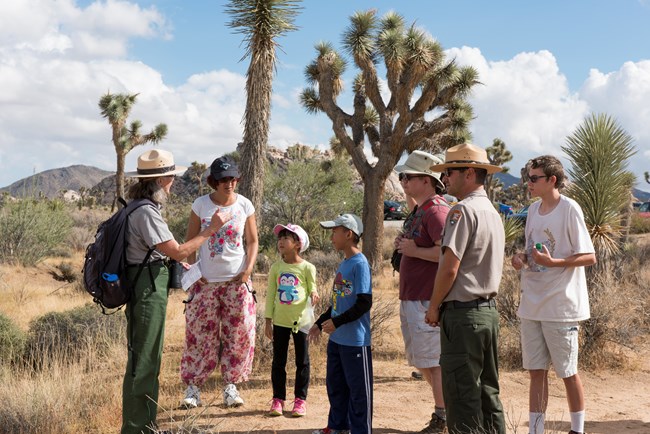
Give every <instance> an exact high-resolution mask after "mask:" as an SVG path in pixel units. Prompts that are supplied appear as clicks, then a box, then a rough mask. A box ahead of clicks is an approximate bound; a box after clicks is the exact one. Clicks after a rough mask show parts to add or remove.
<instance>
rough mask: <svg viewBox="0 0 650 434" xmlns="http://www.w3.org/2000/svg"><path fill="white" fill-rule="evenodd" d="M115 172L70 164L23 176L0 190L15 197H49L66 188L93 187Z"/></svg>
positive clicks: (75, 189)
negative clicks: (41, 195) (39, 195)
mask: <svg viewBox="0 0 650 434" xmlns="http://www.w3.org/2000/svg"><path fill="white" fill-rule="evenodd" d="M110 175H113V172H108V171H106V170H102V169H98V168H97V167H92V166H83V165H76V166H69V167H64V168H60V169H50V170H46V171H44V172H40V173H37V174H36V175H32V176H29V177H27V178H23V179H21V180H19V181H16V182H14V183H13V184H11V185H8V186H6V187H3V188H0V192H4V191H6V192H9V194H10V195H12V196H14V197H24V196H32V195H38V194H40V193H43V195H44V196H46V197H49V198H54V197H57V196H59V195H60V194H61V192H62V191H65V190H74V191H79V189H80V188H81V187H85V188H92V187H94V186H95V185H97V184H98V183H99V182H100V181H101V180H102V179H104V178H106V177H107V176H110Z"/></svg>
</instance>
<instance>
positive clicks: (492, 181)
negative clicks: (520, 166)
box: [485, 138, 512, 202]
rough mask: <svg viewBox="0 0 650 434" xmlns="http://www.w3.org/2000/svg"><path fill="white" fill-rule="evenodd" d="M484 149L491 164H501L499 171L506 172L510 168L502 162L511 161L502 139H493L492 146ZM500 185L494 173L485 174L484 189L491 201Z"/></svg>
mask: <svg viewBox="0 0 650 434" xmlns="http://www.w3.org/2000/svg"><path fill="white" fill-rule="evenodd" d="M485 151H486V152H487V155H488V159H489V160H490V163H491V164H494V165H495V166H501V173H508V171H509V170H510V168H509V167H507V166H504V164H505V163H507V162H509V161H512V153H511V152H510V151H508V149H507V148H506V143H505V142H504V141H503V140H501V139H499V138H496V139H494V140H493V141H492V146H489V147H487V148H486V149H485ZM501 187H503V184H502V183H501V181H499V180H498V179H497V178H495V177H494V175H488V176H487V178H486V180H485V191H486V193H487V195H488V197H489V198H490V200H491V201H493V202H494V200H495V197H496V194H497V192H498V190H500V189H501Z"/></svg>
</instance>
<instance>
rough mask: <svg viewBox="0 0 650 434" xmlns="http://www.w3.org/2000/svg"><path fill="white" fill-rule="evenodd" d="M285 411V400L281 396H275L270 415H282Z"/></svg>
mask: <svg viewBox="0 0 650 434" xmlns="http://www.w3.org/2000/svg"><path fill="white" fill-rule="evenodd" d="M283 411H284V401H283V400H281V399H279V398H273V400H272V401H271V409H270V410H269V416H282V412H283Z"/></svg>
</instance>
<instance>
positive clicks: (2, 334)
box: [0, 312, 26, 365]
mask: <svg viewBox="0 0 650 434" xmlns="http://www.w3.org/2000/svg"><path fill="white" fill-rule="evenodd" d="M25 340H26V337H25V333H24V332H23V331H22V330H21V329H20V327H18V326H17V325H16V324H14V322H13V321H11V319H9V318H8V317H6V316H5V315H4V314H3V313H2V312H0V365H5V364H11V363H13V362H16V361H17V360H18V359H19V358H20V357H21V356H22V353H23V350H24V347H25Z"/></svg>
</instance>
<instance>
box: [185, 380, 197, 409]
mask: <svg viewBox="0 0 650 434" xmlns="http://www.w3.org/2000/svg"><path fill="white" fill-rule="evenodd" d="M182 405H184V406H185V407H187V408H196V407H198V406H200V405H201V392H200V391H199V388H198V387H196V386H195V385H193V384H190V385H189V386H187V389H185V398H183V403H182Z"/></svg>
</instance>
